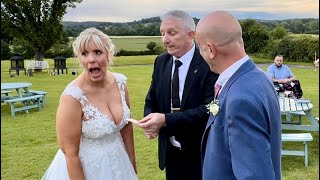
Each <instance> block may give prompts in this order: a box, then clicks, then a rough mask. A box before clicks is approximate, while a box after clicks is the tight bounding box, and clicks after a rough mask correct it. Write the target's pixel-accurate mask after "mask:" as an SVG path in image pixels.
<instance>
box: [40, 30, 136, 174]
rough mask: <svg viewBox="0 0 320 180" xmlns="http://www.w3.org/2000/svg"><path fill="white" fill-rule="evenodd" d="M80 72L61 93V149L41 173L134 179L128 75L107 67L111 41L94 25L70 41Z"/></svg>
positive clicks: (58, 112)
mask: <svg viewBox="0 0 320 180" xmlns="http://www.w3.org/2000/svg"><path fill="white" fill-rule="evenodd" d="M73 48H74V52H75V54H76V55H77V56H78V57H79V58H80V63H81V65H83V67H84V72H83V73H82V74H80V75H79V77H77V78H76V79H75V80H74V81H72V82H71V83H70V84H69V85H68V86H67V87H66V88H65V90H64V92H63V93H62V95H61V98H60V104H59V107H58V111H57V118H56V121H57V123H56V126H57V138H58V143H59V146H60V149H59V150H58V152H57V154H56V155H55V157H54V159H53V161H52V163H51V165H50V166H49V168H48V169H47V171H46V172H45V174H44V176H43V177H42V179H52V180H53V179H54V180H55V179H56V180H64V179H77V180H78V179H86V180H106V179H107V180H135V179H137V175H136V165H135V154H134V141H133V128H132V124H131V123H130V122H128V121H127V119H128V118H130V109H129V96H128V90H127V87H126V79H127V78H126V77H125V76H124V75H122V74H117V73H112V72H109V71H108V70H107V66H108V65H109V64H110V62H111V60H112V55H113V49H114V46H113V44H112V42H111V41H110V39H109V37H108V36H107V35H105V34H103V33H102V32H101V31H99V30H97V29H95V28H89V29H86V30H84V31H83V32H82V33H81V34H80V35H79V37H78V38H77V39H76V41H75V42H74V44H73Z"/></svg>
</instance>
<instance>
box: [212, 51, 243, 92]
mask: <svg viewBox="0 0 320 180" xmlns="http://www.w3.org/2000/svg"><path fill="white" fill-rule="evenodd" d="M248 59H249V56H248V55H245V56H244V57H243V58H241V59H240V60H238V61H236V62H235V63H233V64H232V65H231V66H230V67H228V68H227V69H226V70H225V71H223V72H222V73H221V74H220V76H219V78H218V80H217V84H220V85H221V89H222V88H223V86H224V85H225V84H226V83H227V81H228V80H229V79H230V77H231V76H232V75H233V74H234V73H235V72H236V71H237V70H238V69H239V68H240V66H241V65H242V64H243V63H245V62H246V61H247V60H248ZM220 92H221V90H220Z"/></svg>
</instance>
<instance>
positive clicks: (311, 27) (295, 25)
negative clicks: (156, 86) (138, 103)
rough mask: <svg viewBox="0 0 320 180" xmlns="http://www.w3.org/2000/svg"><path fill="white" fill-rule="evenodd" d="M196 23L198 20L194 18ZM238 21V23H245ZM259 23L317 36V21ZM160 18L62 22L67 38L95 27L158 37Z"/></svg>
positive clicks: (121, 33)
mask: <svg viewBox="0 0 320 180" xmlns="http://www.w3.org/2000/svg"><path fill="white" fill-rule="evenodd" d="M194 20H195V22H196V23H198V21H199V19H198V18H194ZM245 20H246V19H244V20H239V21H240V22H242V21H245ZM256 21H257V22H259V23H261V24H262V25H263V26H264V27H265V28H266V30H267V31H270V30H272V29H274V28H275V27H277V26H279V25H281V26H283V27H284V28H286V29H287V31H288V32H290V33H293V34H319V19H313V18H304V19H286V20H259V19H257V20H256ZM160 23H161V20H160V17H159V16H157V17H151V18H145V19H141V20H139V21H133V22H125V23H112V22H95V21H88V22H70V21H65V22H63V23H62V24H63V26H64V29H65V31H66V32H67V34H68V36H71V37H76V36H78V35H79V33H80V32H81V31H83V30H84V29H86V28H88V27H96V28H98V29H100V30H101V31H103V32H104V33H106V34H108V35H110V36H160V35H161V34H160V32H159V29H160Z"/></svg>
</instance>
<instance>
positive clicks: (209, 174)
mask: <svg viewBox="0 0 320 180" xmlns="http://www.w3.org/2000/svg"><path fill="white" fill-rule="evenodd" d="M196 40H197V43H198V45H199V49H200V53H201V55H202V57H203V58H204V60H205V61H206V62H207V63H208V65H209V67H210V69H211V71H213V72H215V73H218V74H220V76H219V78H218V80H217V82H216V84H219V85H220V87H221V88H220V90H219V91H218V92H219V93H218V95H217V96H216V97H215V101H214V104H216V105H212V106H213V107H214V106H219V109H218V111H217V108H215V110H213V111H212V112H210V117H209V120H208V123H207V126H206V129H205V133H204V135H203V139H202V145H201V156H202V166H203V170H202V173H203V174H202V175H203V180H212V179H224V180H229V179H238V180H239V179H259V180H261V179H266V180H272V179H277V180H278V179H281V120H280V107H279V103H278V98H277V95H276V92H275V90H274V87H273V84H272V82H271V80H270V78H269V77H268V76H267V75H266V74H265V73H264V72H263V71H261V70H260V69H259V68H257V67H256V65H255V64H254V62H253V61H252V60H251V59H250V58H249V57H248V55H247V54H246V52H245V49H244V43H243V39H242V29H241V26H240V24H239V22H238V20H237V19H235V18H234V17H233V16H232V15H230V14H229V13H227V12H225V11H216V12H213V13H210V14H209V15H207V16H206V17H204V18H203V19H201V20H200V21H199V23H198V25H197V28H196ZM212 109H214V108H212Z"/></svg>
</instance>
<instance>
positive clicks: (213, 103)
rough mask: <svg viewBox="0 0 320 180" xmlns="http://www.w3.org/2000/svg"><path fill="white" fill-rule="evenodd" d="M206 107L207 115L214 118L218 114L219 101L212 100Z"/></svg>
mask: <svg viewBox="0 0 320 180" xmlns="http://www.w3.org/2000/svg"><path fill="white" fill-rule="evenodd" d="M206 107H207V109H208V110H209V111H208V113H212V114H213V115H214V116H215V115H217V114H218V112H219V100H216V99H214V100H213V101H211V103H209V104H207V105H206Z"/></svg>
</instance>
